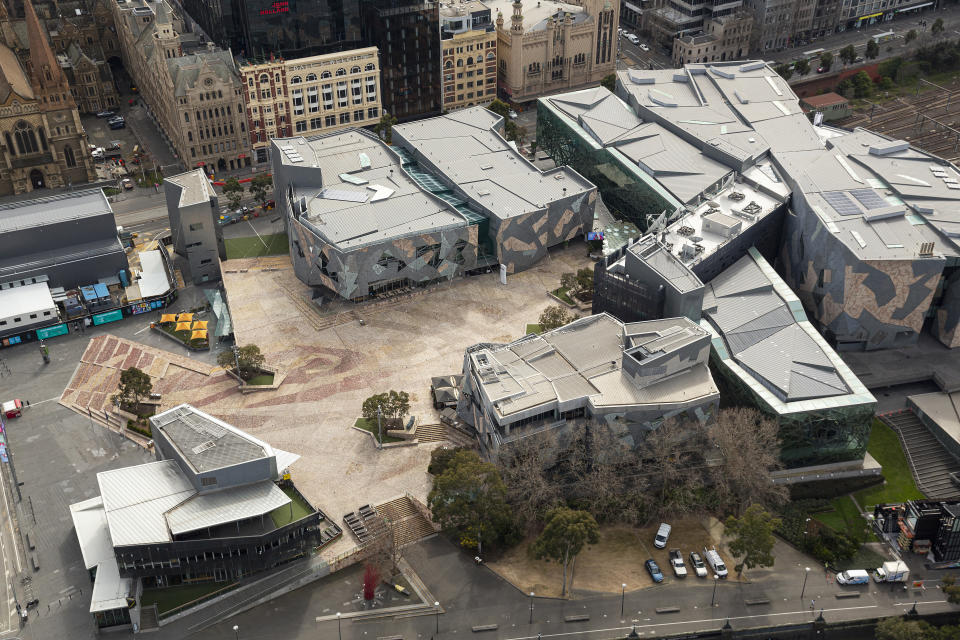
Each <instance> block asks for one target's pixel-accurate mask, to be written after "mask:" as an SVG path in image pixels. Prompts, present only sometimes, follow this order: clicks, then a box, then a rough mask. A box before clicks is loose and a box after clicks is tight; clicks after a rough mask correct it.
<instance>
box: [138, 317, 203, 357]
mask: <svg viewBox="0 0 960 640" xmlns="http://www.w3.org/2000/svg"><path fill="white" fill-rule="evenodd" d="M150 328H151V329H153V330H154V331H156V332H157V333H159V334H161V335H165V336H167V337H168V338H170V339H171V340H173V341H174V342H177V343H179V344H181V345H183V346H184V347H186V348H187V349H190V350H191V351H209V350H210V340H209V339H207V338H200V339H197V340H191V339H190V333H191V332H190V331H176V330H175V329H174V328H173V327H168V326H165V325H163V324H160V323H159V322H155V323H151V324H150Z"/></svg>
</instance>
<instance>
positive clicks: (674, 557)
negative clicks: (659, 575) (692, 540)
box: [670, 549, 687, 578]
mask: <svg viewBox="0 0 960 640" xmlns="http://www.w3.org/2000/svg"><path fill="white" fill-rule="evenodd" d="M670 566H671V567H672V568H673V575H675V576H677V577H678V578H686V577H687V567H686V566H685V565H684V564H683V554H682V553H680V549H671V550H670Z"/></svg>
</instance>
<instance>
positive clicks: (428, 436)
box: [416, 423, 476, 447]
mask: <svg viewBox="0 0 960 640" xmlns="http://www.w3.org/2000/svg"><path fill="white" fill-rule="evenodd" d="M416 437H417V441H418V442H420V443H427V442H449V443H451V444H453V445H454V446H457V447H472V446H474V445H475V444H476V439H475V438H473V437H471V436H470V435H469V434H468V433H467V432H465V431H463V430H461V429H457V428H456V427H452V426H450V425H447V424H442V423H441V424H418V425H417V433H416Z"/></svg>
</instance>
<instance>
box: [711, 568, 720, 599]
mask: <svg viewBox="0 0 960 640" xmlns="http://www.w3.org/2000/svg"><path fill="white" fill-rule="evenodd" d="M718 584H720V576H718V575H717V574H713V597H712V598H710V606H711V607H715V606H717V585H718Z"/></svg>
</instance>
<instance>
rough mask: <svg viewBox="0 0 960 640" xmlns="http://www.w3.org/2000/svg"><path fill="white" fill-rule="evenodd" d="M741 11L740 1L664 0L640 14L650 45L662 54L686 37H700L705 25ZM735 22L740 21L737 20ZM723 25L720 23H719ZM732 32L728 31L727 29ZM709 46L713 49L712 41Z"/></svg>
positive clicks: (741, 4) (739, 21) (705, 27)
mask: <svg viewBox="0 0 960 640" xmlns="http://www.w3.org/2000/svg"><path fill="white" fill-rule="evenodd" d="M742 12H743V0H722V1H720V2H707V0H666V1H665V2H663V3H662V4H660V6H657V7H654V8H651V9H650V10H648V11H647V12H646V13H645V14H644V20H645V24H646V27H647V29H648V30H649V31H650V35H651V38H652V44H653V45H654V46H659V47H661V48H662V49H664V50H665V51H673V47H674V44H673V41H674V40H675V39H676V38H679V37H682V36H686V35H691V36H692V35H696V34H703V33H704V32H705V31H706V30H707V25H708V24H709V22H710V21H711V20H713V19H716V18H723V17H726V16H734V15H737V14H741V13H742ZM737 22H738V23H742V22H743V21H742V20H740V19H738V20H737ZM721 24H723V23H721ZM731 32H732V29H731ZM712 46H716V42H714V43H713V45H711V47H712Z"/></svg>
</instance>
